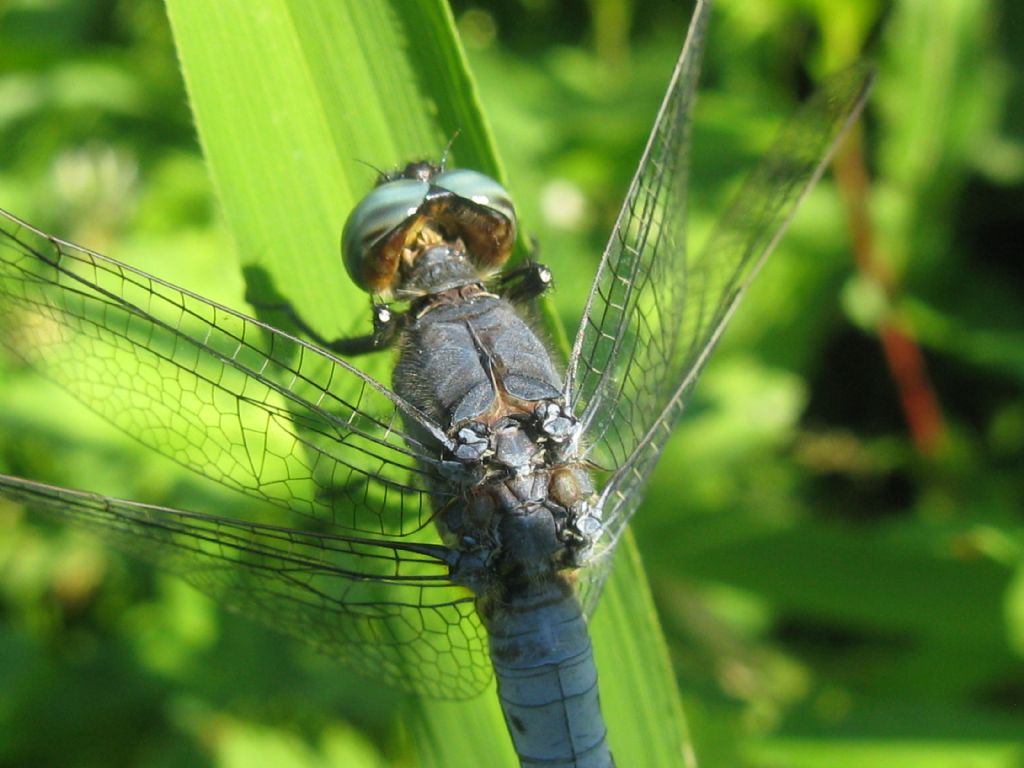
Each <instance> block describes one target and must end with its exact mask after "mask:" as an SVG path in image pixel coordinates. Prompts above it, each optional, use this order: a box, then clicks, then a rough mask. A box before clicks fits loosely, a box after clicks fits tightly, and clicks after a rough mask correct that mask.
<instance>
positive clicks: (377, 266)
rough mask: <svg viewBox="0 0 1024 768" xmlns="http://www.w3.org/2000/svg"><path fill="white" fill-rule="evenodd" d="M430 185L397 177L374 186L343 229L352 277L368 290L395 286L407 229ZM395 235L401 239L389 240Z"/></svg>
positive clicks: (343, 244) (347, 266) (343, 252)
mask: <svg viewBox="0 0 1024 768" xmlns="http://www.w3.org/2000/svg"><path fill="white" fill-rule="evenodd" d="M429 191H430V185H429V184H428V183H427V182H426V181H422V180H418V179H395V180H393V181H388V182H385V183H384V184H381V185H380V186H378V187H375V188H374V189H373V190H371V191H370V193H369V194H367V195H366V197H364V198H363V199H362V200H361V201H360V202H359V205H357V206H356V207H355V208H354V209H353V211H352V213H351V214H349V217H348V220H347V221H346V222H345V229H344V230H343V231H342V233H341V255H342V258H343V259H344V261H345V269H346V271H347V272H348V274H349V277H350V278H352V281H353V282H354V283H355V284H356V285H358V286H359V287H360V288H362V289H363V290H364V291H367V292H369V293H374V294H376V293H384V292H386V291H387V290H389V289H390V288H391V287H392V283H393V282H394V279H395V273H396V272H397V271H398V266H399V259H400V257H401V252H402V247H403V246H404V245H405V242H404V237H405V231H404V228H403V227H402V225H403V224H404V223H405V222H406V221H408V220H409V219H410V218H412V217H414V216H415V215H416V214H417V212H418V211H419V209H420V207H421V206H422V205H423V203H424V201H425V200H426V198H427V193H428V192H429ZM393 237H399V238H400V239H401V240H402V242H400V243H389V242H388V241H389V240H390V239H391V238H393Z"/></svg>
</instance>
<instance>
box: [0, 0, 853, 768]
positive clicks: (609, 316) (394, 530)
mask: <svg viewBox="0 0 1024 768" xmlns="http://www.w3.org/2000/svg"><path fill="white" fill-rule="evenodd" d="M709 12H710V3H708V2H700V3H698V5H697V9H696V11H695V13H694V18H693V21H692V22H691V26H690V29H689V32H688V34H687V39H686V42H685V44H684V47H683V51H682V53H681V55H680V57H679V59H678V62H677V64H676V67H675V70H674V72H673V74H672V77H671V81H670V83H669V87H668V90H667V93H666V96H665V99H664V102H663V104H662V106H661V109H660V111H659V113H658V115H657V118H656V120H655V123H654V127H653V130H652V132H651V135H650V139H649V141H648V144H647V147H646V149H645V151H644V154H643V156H642V158H641V160H640V163H639V166H638V169H637V171H636V175H635V177H634V179H633V181H632V184H631V186H630V188H629V191H628V193H627V196H626V200H625V202H624V204H623V206H622V209H621V212H620V214H619V217H618V220H617V222H616V224H615V226H614V228H613V231H612V233H611V237H610V240H609V243H608V246H607V248H606V249H605V251H604V254H603V256H602V258H601V260H600V262H599V265H598V269H597V273H596V275H595V277H594V280H593V283H592V287H591V290H590V294H589V297H588V299H587V302H586V306H585V309H584V312H583V316H582V318H581V320H580V323H579V327H578V330H577V333H576V336H575V340H574V342H573V344H572V349H571V353H570V355H569V358H568V363H567V365H566V366H565V367H564V368H562V367H560V366H559V365H558V364H557V363H556V361H555V360H553V359H552V357H551V355H550V354H549V352H548V350H547V348H546V346H545V344H544V343H543V342H542V341H541V340H540V339H539V338H538V337H537V336H536V334H535V333H534V332H533V330H532V329H531V325H530V324H529V323H528V322H527V321H525V320H524V319H523V315H524V314H525V313H529V312H530V308H531V305H532V304H533V303H534V302H535V301H536V300H537V298H538V297H539V296H540V295H541V294H542V293H543V292H544V291H545V290H546V288H547V287H548V286H549V284H550V282H551V278H552V276H551V275H550V273H549V272H548V271H547V270H546V269H545V268H544V267H542V266H540V265H537V264H533V263H532V262H531V263H527V264H525V265H522V266H520V267H517V268H513V269H508V270H504V271H502V267H503V265H504V263H505V261H506V259H507V258H508V256H509V254H510V252H511V250H512V246H513V244H514V243H515V240H516V228H517V221H516V216H515V209H514V205H513V203H512V201H511V198H510V196H509V195H508V193H507V191H506V190H505V189H504V188H503V187H502V186H501V185H500V184H499V183H498V182H497V181H495V180H493V179H490V178H488V177H486V176H484V175H483V174H480V173H477V172H475V171H472V170H470V169H448V168H446V167H445V163H444V162H441V163H438V164H434V163H430V162H413V163H410V164H409V165H408V166H406V167H405V168H402V169H400V170H398V171H395V172H390V173H385V174H382V175H381V178H380V179H379V183H378V185H377V186H376V187H375V188H374V189H373V190H371V191H370V192H369V193H368V194H367V195H366V197H365V198H364V199H363V200H362V202H360V204H359V205H358V206H357V207H356V208H355V209H354V210H353V212H352V213H351V214H350V216H349V218H348V221H347V222H346V226H345V232H344V233H343V237H342V241H343V256H344V261H345V266H346V268H347V270H348V272H349V275H350V277H351V278H352V279H353V280H354V281H355V282H356V284H357V285H359V286H360V287H361V288H363V289H365V290H366V291H367V292H368V293H370V294H371V295H372V296H373V302H374V303H373V314H372V321H373V326H374V327H373V332H372V333H370V334H367V335H366V336H363V337H358V338H354V339H337V340H331V339H326V338H323V337H321V336H320V335H319V334H317V332H316V331H315V329H313V328H311V327H310V326H309V325H308V324H306V323H305V321H304V320H303V319H302V317H301V314H300V313H298V312H295V311H294V309H291V308H287V307H279V308H278V309H279V310H281V312H282V320H283V321H282V322H281V323H280V325H281V326H282V327H276V326H275V325H271V324H269V323H267V322H265V321H261V320H258V319H255V318H253V317H250V316H248V315H246V314H245V313H242V312H239V311H236V310H234V309H231V308H229V307H226V306H223V305H221V304H218V303H215V302H213V301H210V300H208V299H206V298H204V297H202V296H200V295H198V294H196V293H193V292H190V291H188V290H186V289H184V288H181V287H178V286H175V285H173V284H171V283H169V282H167V281H164V280H161V279H160V278H158V277H156V276H153V275H150V274H147V273H145V272H143V271H141V270H138V269H135V268H133V267H131V266H130V265H127V264H124V263H121V262H118V261H116V260H114V259H111V258H108V257H106V256H103V255H101V254H99V253H96V252H94V251H91V250H89V249H87V248H84V247H82V246H78V245H75V244H72V243H70V242H66V241H64V240H61V239H59V238H57V237H54V236H52V235H49V234H47V233H45V232H43V231H41V230H38V229H36V228H34V227H32V226H31V225H30V224H28V223H26V222H24V221H22V220H20V219H19V218H17V217H16V216H14V215H12V214H10V213H7V212H5V211H0V297H2V298H0V341H2V343H3V344H4V345H5V346H6V347H7V348H8V349H9V350H10V351H11V352H12V353H14V354H15V355H16V356H18V357H20V358H22V359H23V360H24V361H25V362H26V363H27V364H28V365H30V366H32V367H34V368H36V369H38V370H39V371H41V372H42V373H43V374H45V375H46V376H48V377H50V378H52V379H54V380H55V381H57V382H58V383H60V384H61V385H63V386H64V387H65V388H66V389H68V390H69V391H70V392H71V393H72V394H73V395H75V396H76V397H77V398H78V399H80V400H81V401H82V402H83V403H84V404H85V405H86V406H88V407H89V408H91V409H92V410H94V411H96V412H97V413H99V414H100V415H102V416H103V417H105V418H106V419H107V420H108V421H110V422H111V423H112V424H114V425H115V426H116V427H118V428H120V429H122V430H124V431H125V432H127V433H129V434H130V435H131V436H132V437H134V438H135V439H136V440H138V441H139V442H141V443H143V444H145V445H147V446H150V447H152V448H154V449H155V450H157V451H159V452H161V453H163V454H165V455H166V456H169V457H170V458H171V459H173V460H175V461H176V462H178V463H179V464H181V465H182V466H184V467H186V468H188V469H190V470H193V471H194V472H196V473H198V474H200V475H203V476H205V477H207V478H210V479H212V480H214V481H216V482H218V483H220V484H222V485H224V486H226V487H228V488H230V489H233V490H234V491H237V492H238V493H240V494H242V495H244V496H247V497H249V498H250V499H251V500H253V501H254V502H257V504H256V505H255V507H254V508H255V509H258V511H254V512H253V515H252V517H251V518H242V517H226V516H223V515H218V514H213V513H210V512H200V511H189V510H183V509H176V508H171V507H164V506H158V505H153V504H147V503H142V502H138V501H131V500H125V499H116V498H112V497H108V496H103V495H99V494H95V493H90V492H87V491H81V490H72V489H68V488H62V487H57V486H52V485H48V484H46V483H42V482H38V481H35V480H30V479H24V478H19V477H13V476H7V475H0V496H3V497H6V498H7V499H10V500H13V501H16V502H18V503H22V504H25V505H26V506H28V507H30V508H33V509H36V510H38V511H39V512H41V513H43V514H48V515H50V516H52V517H55V518H57V519H58V520H61V521H64V522H67V523H69V524H72V525H77V526H82V527H86V528H90V529H92V530H94V531H96V532H97V533H98V534H99V535H100V536H101V537H102V538H103V540H104V541H105V542H107V543H109V544H110V545H111V546H113V547H115V548H120V549H123V550H125V551H127V552H129V553H131V554H135V555H137V556H139V557H142V558H144V559H147V560H149V561H151V562H154V563H155V564H157V565H158V566H160V567H163V568H165V569H167V570H169V571H172V572H174V573H177V574H179V575H180V576H181V577H182V578H184V579H185V580H186V581H188V582H189V583H191V584H193V585H195V586H196V587H198V588H199V589H200V590H202V591H205V592H206V593H208V594H210V595H212V596H213V597H214V598H215V599H216V600H218V601H219V602H221V603H222V604H223V605H225V606H226V607H228V608H229V609H231V610H233V611H236V612H238V613H240V614H242V615H245V616H248V617H251V618H253V619H255V620H257V621H260V622H263V623H265V624H268V625H270V626H271V627H273V628H275V629H277V630H280V631H283V632H285V633H287V634H290V635H293V636H295V637H298V638H301V639H302V640H304V641H305V642H308V643H311V644H312V645H313V646H315V647H316V648H317V649H318V650H321V651H323V652H324V653H326V654H329V655H332V656H334V657H336V658H337V659H338V660H340V661H341V662H342V663H343V664H346V665H348V666H350V667H352V668H354V669H356V670H357V671H360V672H363V673H366V674H371V675H373V676H375V677H376V678H378V679H379V680H381V681H383V682H384V683H386V684H388V685H391V686H394V687H397V688H400V689H404V690H407V691H411V692H413V693H415V694H418V695H424V696H429V697H437V698H449V699H464V698H469V697H472V696H476V695H479V694H480V693H481V692H482V691H483V690H484V689H485V688H486V687H487V686H488V685H489V684H490V682H491V680H492V678H496V679H497V689H498V696H499V700H500V703H501V706H502V709H503V712H504V715H505V720H506V723H507V725H508V731H509V735H510V738H511V740H512V743H513V746H514V748H515V750H516V753H517V755H518V756H519V760H520V763H521V765H523V766H535V765H545V766H553V765H558V766H574V767H576V768H590V767H601V768H605V767H606V766H611V765H614V759H613V757H612V754H611V750H610V748H609V746H608V740H607V727H606V724H605V723H604V720H603V717H602V715H601V709H600V697H599V692H598V691H599V689H598V676H597V670H596V667H595V664H594V661H593V655H592V651H591V646H590V639H589V635H588V632H587V621H588V619H589V617H590V616H591V615H592V613H593V611H594V609H595V607H596V605H597V603H598V599H599V596H600V593H601V588H602V585H603V584H604V582H605V580H606V578H607V576H608V573H609V570H610V568H611V565H612V561H613V555H614V552H615V549H616V545H617V543H618V542H619V541H620V539H621V537H622V534H623V532H624V530H625V528H626V525H627V524H628V522H629V520H630V518H631V517H632V515H633V514H634V513H635V512H636V510H637V509H638V508H639V507H640V506H641V502H642V498H643V491H644V487H645V484H646V482H647V479H648V478H649V476H650V474H651V472H652V470H653V468H654V466H655V464H656V462H657V460H658V457H659V455H660V453H661V451H662V449H663V447H664V446H665V443H666V441H667V440H668V438H669V436H670V435H671V433H672V429H673V426H674V425H675V423H676V422H677V421H678V419H679V417H680V415H681V414H682V412H683V410H684V408H685V406H686V404H687V402H688V399H689V397H690V395H691V393H692V391H693V387H694V385H695V382H696V380H697V376H698V374H699V373H700V371H701V370H702V368H703V366H704V365H705V363H706V361H707V359H708V356H709V354H710V353H711V351H712V350H713V349H714V347H715V345H716V344H717V342H718V340H719V338H720V337H721V335H722V333H723V330H724V328H725V326H726V324H727V322H728V320H729V318H730V317H731V316H732V314H733V312H734V311H735V309H736V306H737V303H738V302H739V300H740V298H741V297H742V295H743V293H744V291H745V290H746V288H747V286H748V285H749V284H750V282H751V280H752V279H753V278H754V276H755V275H756V273H757V271H758V270H759V269H760V267H761V265H762V264H763V262H764V261H765V259H766V258H767V256H768V254H769V253H770V252H771V250H772V249H773V247H774V246H775V244H776V243H777V242H778V240H779V238H780V237H781V235H782V232H783V230H784V229H785V227H786V225H787V224H788V222H789V220H790V218H791V217H792V215H793V213H794V211H795V209H796V207H797V205H798V203H799V201H800V200H801V198H802V197H803V196H804V195H805V194H806V192H807V191H808V190H809V189H810V187H811V186H813V184H814V183H815V181H816V180H817V178H818V177H819V176H820V174H821V173H822V172H823V169H824V168H825V166H826V164H827V161H828V159H829V157H830V156H831V154H832V152H833V150H834V148H835V146H836V144H837V142H838V141H839V139H840V137H841V136H842V134H843V132H844V131H845V129H846V128H847V127H848V126H849V125H850V123H851V122H852V121H853V120H854V119H855V118H856V116H857V115H858V114H859V112H860V110H861V108H862V106H863V104H864V100H865V98H866V94H867V91H868V89H869V86H870V80H871V77H870V72H869V70H868V69H867V68H865V67H863V66H855V67H853V68H852V69H849V70H846V71H844V72H842V73H840V74H839V75H836V76H834V77H833V78H831V79H830V80H828V81H827V82H826V83H825V84H824V85H823V87H822V88H821V89H820V90H819V92H818V93H817V94H816V95H815V96H813V97H812V98H811V99H810V100H809V101H808V102H807V103H806V104H805V105H804V106H803V107H802V108H801V109H800V110H799V111H798V112H797V114H796V115H795V116H794V117H793V118H792V119H791V120H790V122H789V123H787V125H786V126H785V127H784V128H783V130H782V133H781V134H780V136H779V137H778V139H777V140H776V142H775V144H774V145H773V146H772V148H771V149H770V151H769V153H768V155H767V157H766V158H765V159H764V160H763V161H762V162H761V164H760V165H759V166H758V167H757V168H756V169H755V171H754V173H753V174H752V176H751V177H750V179H749V180H748V181H747V183H746V184H745V185H744V187H743V188H742V189H741V190H740V192H739V194H738V196H737V197H736V198H735V200H734V202H733V203H732V204H731V205H730V206H729V207H728V208H727V210H726V211H725V213H724V215H723V216H722V218H721V219H720V221H719V223H718V224H717V226H716V228H715V229H714V230H713V231H712V234H711V235H710V236H709V238H708V240H707V241H706V243H705V244H704V246H703V247H702V248H700V249H698V250H696V251H690V250H688V248H687V242H686V241H687V227H686V203H687V194H688V173H687V168H688V154H689V125H690V115H691V110H692V106H693V102H694V98H695V94H696V84H697V79H698V72H699V68H700V66H699V65H700V60H701V55H702V51H703V46H704V41H705V37H706V28H707V22H708V15H709ZM285 328H288V330H286V329H285ZM388 349H391V350H397V362H396V364H395V367H394V371H393V376H392V381H391V382H390V384H388V383H384V382H381V381H378V380H376V379H375V378H373V377H372V376H370V375H369V374H367V373H366V372H364V371H363V370H362V369H361V368H360V367H359V364H358V363H359V356H360V355H364V354H375V353H379V352H381V351H383V350H388Z"/></svg>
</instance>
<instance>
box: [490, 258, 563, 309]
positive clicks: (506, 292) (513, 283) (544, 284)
mask: <svg viewBox="0 0 1024 768" xmlns="http://www.w3.org/2000/svg"><path fill="white" fill-rule="evenodd" d="M551 284H552V277H551V270H550V269H548V268H547V267H546V266H544V265H543V264H540V263H538V262H536V261H534V260H533V254H531V256H530V260H529V261H527V262H526V263H525V264H523V265H521V266H519V267H516V268H515V269H511V270H508V271H507V272H502V273H501V274H500V275H498V276H496V277H495V278H494V280H493V281H492V282H491V283H489V284H488V286H487V287H488V289H489V290H491V291H493V292H494V293H496V294H498V295H499V296H501V297H502V298H504V299H507V300H508V301H511V302H512V303H517V302H522V301H529V300H530V299H535V298H537V297H538V296H540V295H541V294H542V293H544V292H545V291H546V290H548V288H550V287H551Z"/></svg>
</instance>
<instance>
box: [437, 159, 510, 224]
mask: <svg viewBox="0 0 1024 768" xmlns="http://www.w3.org/2000/svg"><path fill="white" fill-rule="evenodd" d="M431 183H432V184H433V185H434V186H435V187H441V188H442V189H447V190H448V191H449V192H454V193H455V194H456V195H458V196H459V197H462V198H465V199H466V200H469V201H470V202H472V203H476V204H477V205H479V206H482V207H484V208H488V209H490V210H492V211H494V212H496V213H499V214H501V215H502V216H504V217H505V218H506V219H508V220H509V221H511V222H512V223H513V224H514V223H515V221H516V209H515V206H513V205H512V197H511V195H509V193H508V190H507V189H505V188H504V187H503V186H501V184H499V183H498V182H496V181H495V180H494V179H492V178H491V177H490V176H485V175H484V174H482V173H480V172H479V171H473V170H470V169H468V168H459V169H457V170H454V171H445V172H444V173H439V174H438V175H437V176H435V177H434V178H433V179H431Z"/></svg>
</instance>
